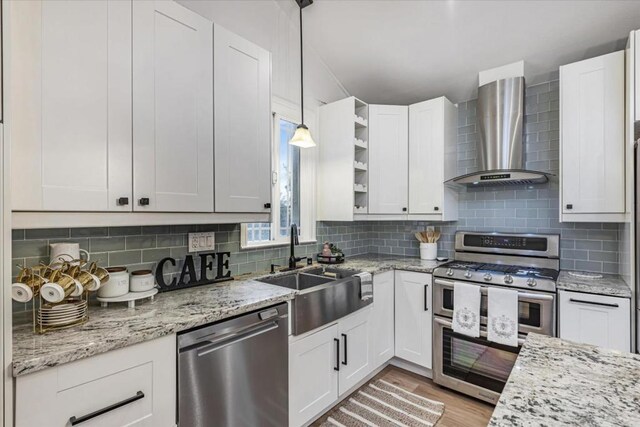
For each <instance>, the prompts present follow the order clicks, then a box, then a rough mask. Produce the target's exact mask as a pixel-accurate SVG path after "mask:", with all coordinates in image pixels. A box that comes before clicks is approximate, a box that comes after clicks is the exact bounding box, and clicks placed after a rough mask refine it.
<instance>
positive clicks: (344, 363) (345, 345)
mask: <svg viewBox="0 0 640 427" xmlns="http://www.w3.org/2000/svg"><path fill="white" fill-rule="evenodd" d="M342 338H343V339H344V361H343V362H342V364H343V365H345V366H346V365H347V335H346V334H342Z"/></svg>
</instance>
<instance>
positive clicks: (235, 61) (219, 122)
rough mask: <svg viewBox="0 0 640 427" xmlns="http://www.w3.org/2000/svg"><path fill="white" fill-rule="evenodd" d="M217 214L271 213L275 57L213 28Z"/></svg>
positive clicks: (225, 31)
mask: <svg viewBox="0 0 640 427" xmlns="http://www.w3.org/2000/svg"><path fill="white" fill-rule="evenodd" d="M213 38H214V73H213V75H214V96H215V115H214V117H215V183H216V189H215V210H216V212H258V213H260V212H269V210H270V208H269V207H267V206H265V203H271V54H270V53H269V52H268V51H266V50H264V49H262V48H261V47H258V46H256V45H254V44H253V43H250V42H248V41H247V40H245V39H243V38H241V37H239V36H237V35H235V34H233V33H231V32H229V31H227V30H225V29H224V28H222V27H220V26H219V25H214V35H213Z"/></svg>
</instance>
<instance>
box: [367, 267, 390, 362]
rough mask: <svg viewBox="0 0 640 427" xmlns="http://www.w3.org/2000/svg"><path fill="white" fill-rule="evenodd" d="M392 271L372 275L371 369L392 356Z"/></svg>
mask: <svg viewBox="0 0 640 427" xmlns="http://www.w3.org/2000/svg"><path fill="white" fill-rule="evenodd" d="M393 284H394V272H393V271H386V272H384V273H381V274H376V275H374V276H373V312H372V313H371V345H372V347H373V369H376V368H378V367H380V366H382V365H384V364H385V363H386V362H387V361H388V360H389V359H391V358H392V357H393V356H394V352H395V349H394V290H393Z"/></svg>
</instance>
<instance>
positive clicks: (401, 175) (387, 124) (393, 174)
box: [369, 105, 409, 214]
mask: <svg viewBox="0 0 640 427" xmlns="http://www.w3.org/2000/svg"><path fill="white" fill-rule="evenodd" d="M408 168H409V108H408V107H406V106H401V105H369V213H371V214H406V213H407V208H408V207H409V205H408V200H407V199H408V196H409V195H408V191H409V188H408V187H409V171H408Z"/></svg>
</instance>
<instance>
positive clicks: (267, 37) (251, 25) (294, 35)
mask: <svg viewBox="0 0 640 427" xmlns="http://www.w3.org/2000/svg"><path fill="white" fill-rule="evenodd" d="M177 2H178V3H181V4H183V5H184V6H186V7H188V8H189V9H191V10H193V11H195V12H197V13H199V14H200V15H202V16H204V17H206V18H207V19H210V20H212V21H214V22H216V23H217V24H220V25H222V26H223V27H225V28H226V29H228V30H230V31H233V32H234V33H236V34H238V35H240V36H242V37H244V38H246V39H247V40H249V41H251V42H253V43H255V44H257V45H259V46H261V47H263V48H265V49H267V50H269V51H270V52H271V53H272V62H273V78H272V79H273V95H274V96H278V97H280V98H283V99H285V100H288V101H290V102H293V103H295V104H296V105H299V104H300V53H299V52H300V47H299V46H300V38H299V37H300V33H299V15H298V10H299V9H298V6H297V4H296V3H295V1H294V0H242V1H238V0H235V1H226V0H177ZM310 7H313V5H312V6H310ZM303 19H304V14H303ZM304 64H305V68H304V72H305V102H307V100H308V101H309V106H311V105H317V102H313V100H312V99H309V98H313V99H314V100H317V101H323V102H333V101H336V100H338V99H342V98H344V97H346V96H349V94H348V93H347V92H346V90H345V89H344V88H343V87H342V85H341V84H340V83H339V82H338V80H337V79H336V78H335V77H334V76H333V74H332V73H331V71H330V70H329V69H328V68H327V66H326V65H325V64H324V62H322V60H321V59H320V57H319V56H318V54H317V53H316V52H314V51H313V50H312V48H311V47H310V46H309V45H308V44H307V43H305V49H304Z"/></svg>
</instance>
